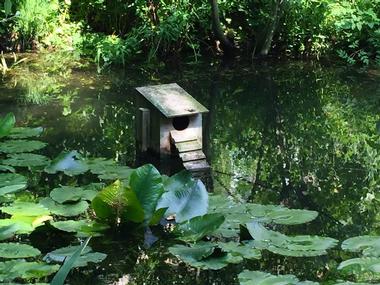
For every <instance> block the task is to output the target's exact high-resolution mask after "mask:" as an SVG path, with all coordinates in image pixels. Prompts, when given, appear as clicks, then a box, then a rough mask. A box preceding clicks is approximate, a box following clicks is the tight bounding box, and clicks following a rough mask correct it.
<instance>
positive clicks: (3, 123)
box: [0, 113, 16, 138]
mask: <svg viewBox="0 0 380 285" xmlns="http://www.w3.org/2000/svg"><path fill="white" fill-rule="evenodd" d="M15 123H16V118H15V116H14V115H13V114H12V113H9V114H7V115H6V116H5V117H4V118H2V119H1V120H0V138H2V137H5V136H7V135H9V133H10V132H11V130H12V129H13V127H14V124H15Z"/></svg>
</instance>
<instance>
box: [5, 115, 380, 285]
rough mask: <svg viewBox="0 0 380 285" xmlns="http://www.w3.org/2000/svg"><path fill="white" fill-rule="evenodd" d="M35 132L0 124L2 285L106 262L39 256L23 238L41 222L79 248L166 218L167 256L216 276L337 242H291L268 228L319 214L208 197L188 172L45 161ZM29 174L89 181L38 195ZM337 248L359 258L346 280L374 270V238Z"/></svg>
mask: <svg viewBox="0 0 380 285" xmlns="http://www.w3.org/2000/svg"><path fill="white" fill-rule="evenodd" d="M41 133H42V128H18V127H15V118H14V116H13V115H12V114H8V115H7V116H5V117H4V118H2V119H0V282H15V281H16V282H23V283H25V282H41V281H42V282H46V281H47V280H49V278H50V277H49V276H50V275H52V274H54V273H55V272H57V271H58V270H59V268H60V266H61V264H62V263H65V264H66V263H67V261H68V260H69V261H71V263H70V262H69V263H70V268H71V267H83V266H87V265H88V264H89V263H98V262H101V261H103V260H104V259H105V258H106V257H107V255H106V254H105V253H100V252H94V251H93V250H92V249H91V247H90V246H85V245H87V243H88V240H87V241H86V242H85V243H83V244H82V245H79V244H78V245H70V246H67V247H63V248H57V249H54V250H53V251H50V252H44V253H41V251H40V250H39V249H37V248H35V247H33V246H32V245H30V242H28V235H29V234H31V233H32V232H33V231H35V230H36V228H38V227H41V226H48V228H54V229H56V230H60V231H63V232H67V233H69V234H72V235H74V236H76V237H77V238H78V242H79V241H80V240H81V239H83V238H88V237H91V236H100V235H103V234H104V232H105V231H106V230H107V229H108V228H110V227H121V226H123V225H128V224H135V225H139V226H140V228H145V227H151V226H160V223H161V224H162V221H163V220H165V221H166V223H167V221H169V223H171V225H172V226H171V227H165V230H167V231H169V233H170V234H172V235H173V237H175V238H176V239H177V240H179V241H180V243H178V244H176V245H174V246H171V247H170V248H169V252H170V253H172V254H173V255H174V256H176V257H178V258H179V259H180V260H181V261H183V262H185V263H186V264H188V265H190V266H193V267H197V268H200V269H205V270H219V269H221V268H223V267H226V266H228V265H229V264H239V263H241V262H242V261H244V260H245V259H254V260H259V259H260V258H261V255H262V252H263V251H270V252H272V253H274V254H278V255H283V256H293V257H310V256H320V255H324V254H327V251H328V250H329V249H331V248H333V247H335V246H336V245H337V244H338V241H337V240H335V239H333V238H329V237H320V236H310V235H297V236H289V235H285V234H283V233H280V232H278V231H275V230H273V226H275V225H297V224H303V223H307V222H310V221H312V220H314V219H315V218H316V217H317V216H318V213H317V212H315V211H309V210H299V209H288V208H285V207H282V206H274V205H260V204H252V203H245V204H241V203H236V202H234V201H233V199H232V198H231V197H225V196H222V195H209V194H208V193H207V191H206V188H205V186H204V185H203V183H202V182H201V181H199V180H195V179H193V178H192V176H191V174H189V173H188V172H185V171H182V172H179V173H177V174H175V175H173V176H171V177H167V176H165V175H161V174H160V173H159V172H158V170H157V169H156V168H155V167H154V166H152V165H149V164H148V165H144V166H142V167H139V168H137V169H131V168H129V167H127V166H120V165H118V164H117V163H116V162H114V161H113V160H107V159H104V158H86V157H83V156H82V155H81V154H79V153H78V152H76V151H68V152H62V153H61V154H59V155H58V156H57V157H56V158H55V159H52V160H51V159H49V158H48V157H46V156H44V155H42V154H41V150H42V149H43V148H44V147H45V146H46V143H44V142H41V141H39V140H36V139H35V137H38V136H40V134H41ZM31 138H34V139H31ZM36 152H40V153H36ZM36 173H39V174H40V175H41V177H44V175H45V176H47V177H52V176H53V177H54V176H62V175H63V176H71V177H73V176H78V175H89V176H94V175H95V176H96V178H94V179H95V180H96V181H95V182H94V183H90V184H87V185H77V184H78V183H77V182H76V183H74V184H72V183H71V184H70V185H60V184H58V185H55V186H54V187H51V188H52V189H50V188H49V189H48V190H45V191H40V192H38V191H36V189H35V187H34V188H33V185H32V183H31V179H30V178H28V175H31V174H32V177H35V175H36ZM274 228H276V227H274ZM242 231H245V232H246V233H248V236H249V238H248V239H247V237H245V238H244V239H243V237H242ZM342 249H343V250H347V251H353V252H357V251H362V255H363V257H359V258H354V259H350V260H346V261H343V262H342V263H341V264H340V265H339V267H338V269H341V270H343V271H349V273H351V274H352V273H355V271H360V272H361V273H362V272H363V271H365V272H373V273H379V272H380V238H379V237H373V236H362V237H355V238H351V239H348V240H346V241H345V242H343V244H342ZM74 256H75V259H73V257H74ZM63 267H64V266H63ZM63 267H61V270H62V268H63ZM68 268H69V267H68V266H67V268H66V269H65V270H66V274H67V272H68V271H67V270H69V269H68ZM54 279H55V278H54ZM54 279H53V281H54ZM238 280H239V282H240V284H242V285H250V284H255V285H260V284H262V285H264V284H318V283H316V282H311V281H303V282H301V281H299V280H298V278H297V277H295V276H293V275H280V276H276V275H271V274H269V273H265V272H259V271H248V270H244V271H243V272H242V273H240V274H239V276H238ZM14 284H15V283H14ZM52 284H53V283H52ZM54 284H55V283H54ZM335 284H355V283H349V282H343V283H342V282H338V283H335ZM356 284H366V283H356Z"/></svg>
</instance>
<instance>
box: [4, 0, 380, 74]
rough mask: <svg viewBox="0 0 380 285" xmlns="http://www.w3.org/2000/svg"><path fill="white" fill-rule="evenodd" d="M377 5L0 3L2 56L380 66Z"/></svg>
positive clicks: (289, 0) (222, 0)
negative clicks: (280, 59)
mask: <svg viewBox="0 0 380 285" xmlns="http://www.w3.org/2000/svg"><path fill="white" fill-rule="evenodd" d="M379 13H380V1H379V0H371V1H370V0H356V1H352V0H340V1H333V0H321V1H315V0H243V1H242V0H230V1H227V0H219V1H217V0H194V1H190V0H137V1H131V0H128V1H120V0H84V1H79V0H65V1H60V0H0V49H1V50H3V51H11V50H13V51H24V50H30V49H32V50H41V49H49V50H51V49H54V50H56V49H59V50H66V51H67V50H69V51H76V52H77V53H79V54H81V55H82V56H86V57H90V58H93V59H94V60H95V61H96V62H97V63H98V64H99V67H100V68H101V67H104V66H107V65H109V64H121V65H122V64H125V63H126V62H127V61H131V60H134V59H136V58H140V57H144V58H148V59H149V60H156V59H158V60H160V59H163V58H165V59H168V58H169V59H170V58H174V59H177V58H178V57H179V56H186V55H192V56H193V57H194V58H195V59H198V57H199V56H200V55H205V54H207V55H210V54H212V55H215V54H216V53H224V54H228V55H231V54H245V55H249V56H253V57H256V56H266V55H268V54H271V55H276V56H294V57H313V58H317V59H319V58H320V57H323V56H329V57H331V56H339V57H340V58H342V59H343V60H345V61H346V62H347V63H349V64H356V63H360V64H364V65H369V64H372V63H376V64H380V20H379V17H380V16H379Z"/></svg>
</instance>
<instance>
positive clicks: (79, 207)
mask: <svg viewBox="0 0 380 285" xmlns="http://www.w3.org/2000/svg"><path fill="white" fill-rule="evenodd" d="M40 204H41V205H43V206H44V207H46V208H47V209H49V211H50V212H52V213H53V214H55V215H58V216H63V217H73V216H78V215H80V214H83V213H84V212H86V211H87V209H88V206H89V205H88V203H87V202H86V201H79V202H77V203H70V204H59V203H56V202H55V201H54V200H53V199H51V198H48V197H46V198H44V199H42V200H41V201H40Z"/></svg>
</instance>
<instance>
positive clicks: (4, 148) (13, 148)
mask: <svg viewBox="0 0 380 285" xmlns="http://www.w3.org/2000/svg"><path fill="white" fill-rule="evenodd" d="M46 145H47V144H46V143H44V142H41V141H33V140H7V141H5V142H1V143H0V152H4V153H21V152H32V151H35V150H40V149H42V148H44V147H45V146H46Z"/></svg>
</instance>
